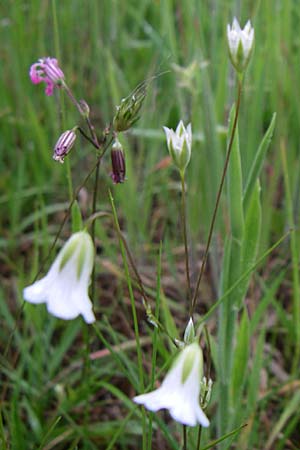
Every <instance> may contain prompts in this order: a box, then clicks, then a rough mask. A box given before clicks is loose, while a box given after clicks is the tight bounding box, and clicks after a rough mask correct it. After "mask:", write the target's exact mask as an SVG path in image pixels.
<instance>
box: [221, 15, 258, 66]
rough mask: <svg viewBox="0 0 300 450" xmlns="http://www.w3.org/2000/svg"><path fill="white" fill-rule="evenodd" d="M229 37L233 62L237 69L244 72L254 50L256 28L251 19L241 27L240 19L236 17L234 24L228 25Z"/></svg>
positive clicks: (230, 54)
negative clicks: (253, 26)
mask: <svg viewBox="0 0 300 450" xmlns="http://www.w3.org/2000/svg"><path fill="white" fill-rule="evenodd" d="M227 39H228V47H229V56H230V59H231V62H232V64H233V66H234V68H235V69H236V71H237V72H238V73H240V74H242V73H243V72H244V71H245V69H246V67H247V65H248V63H249V61H250V57H251V54H252V50H253V43H254V29H253V28H252V26H251V22H250V20H248V22H247V23H246V25H245V27H244V28H243V29H241V27H240V24H239V22H238V20H237V19H236V18H234V19H233V22H232V26H231V27H230V25H229V24H228V25H227Z"/></svg>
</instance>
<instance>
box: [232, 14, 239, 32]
mask: <svg viewBox="0 0 300 450" xmlns="http://www.w3.org/2000/svg"><path fill="white" fill-rule="evenodd" d="M232 29H233V30H235V31H237V32H238V33H239V32H240V31H241V27H240V24H239V21H238V20H237V18H236V17H234V18H233V22H232Z"/></svg>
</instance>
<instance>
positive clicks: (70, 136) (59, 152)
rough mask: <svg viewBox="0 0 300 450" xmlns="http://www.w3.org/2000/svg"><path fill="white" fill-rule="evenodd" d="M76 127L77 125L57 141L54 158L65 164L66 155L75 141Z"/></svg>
mask: <svg viewBox="0 0 300 450" xmlns="http://www.w3.org/2000/svg"><path fill="white" fill-rule="evenodd" d="M76 128H77V127H75V128H73V129H72V130H67V131H65V132H64V133H63V134H62V135H61V136H60V138H59V139H58V141H57V142H56V144H55V147H54V153H53V159H55V161H59V162H60V163H61V164H63V162H64V159H65V157H66V156H67V154H68V153H69V151H70V150H71V148H72V147H73V144H74V142H75V139H76V133H75V130H76Z"/></svg>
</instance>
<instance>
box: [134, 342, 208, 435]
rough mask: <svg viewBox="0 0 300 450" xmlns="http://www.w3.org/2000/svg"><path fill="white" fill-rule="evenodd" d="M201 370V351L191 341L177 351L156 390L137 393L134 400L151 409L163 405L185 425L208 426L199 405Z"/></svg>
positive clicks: (156, 408)
mask: <svg viewBox="0 0 300 450" xmlns="http://www.w3.org/2000/svg"><path fill="white" fill-rule="evenodd" d="M202 371H203V356H202V351H201V349H200V347H199V345H198V344H197V343H196V342H194V343H193V344H190V345H188V346H186V347H185V348H184V349H183V350H181V351H180V353H179V355H178V357H177V358H176V360H175V361H174V363H173V365H172V367H171V369H170V370H169V372H168V374H167V376H166V378H165V379H164V381H163V382H162V384H161V386H160V387H159V388H158V389H156V390H155V391H153V392H149V393H148V394H142V395H138V396H137V397H134V398H133V401H134V402H135V403H139V404H141V405H144V406H145V407H146V408H147V409H149V410H150V411H158V410H159V409H163V408H166V409H168V410H169V412H170V414H171V416H172V417H173V419H174V420H176V421H177V422H180V423H182V424H184V425H189V426H191V427H193V426H195V425H197V424H201V425H202V426H203V427H208V426H209V420H208V418H207V417H206V415H205V414H204V412H203V411H202V409H201V407H200V405H199V401H200V388H201V380H202Z"/></svg>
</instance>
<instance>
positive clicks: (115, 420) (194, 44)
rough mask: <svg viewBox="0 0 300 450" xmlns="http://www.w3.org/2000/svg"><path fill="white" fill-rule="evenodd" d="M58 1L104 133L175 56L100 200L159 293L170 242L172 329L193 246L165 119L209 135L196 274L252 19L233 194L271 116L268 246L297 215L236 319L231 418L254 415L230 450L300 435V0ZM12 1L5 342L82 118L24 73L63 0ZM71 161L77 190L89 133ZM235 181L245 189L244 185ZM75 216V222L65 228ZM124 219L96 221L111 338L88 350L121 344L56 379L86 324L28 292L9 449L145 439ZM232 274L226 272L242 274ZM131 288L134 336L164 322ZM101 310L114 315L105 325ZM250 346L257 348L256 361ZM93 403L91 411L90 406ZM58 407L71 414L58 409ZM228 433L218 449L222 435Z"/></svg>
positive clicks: (59, 195)
mask: <svg viewBox="0 0 300 450" xmlns="http://www.w3.org/2000/svg"><path fill="white" fill-rule="evenodd" d="M54 3H55V5H56V10H57V25H58V32H59V41H60V63H61V66H62V67H63V70H64V72H65V74H66V78H67V82H68V84H69V85H70V86H71V87H72V89H73V90H74V93H75V95H76V96H77V97H78V98H84V99H85V100H86V101H87V102H88V103H89V104H90V106H91V108H92V119H93V121H94V123H95V124H96V125H97V127H98V129H99V130H101V129H103V128H104V126H105V125H106V124H107V123H108V122H109V121H110V120H111V118H112V116H113V114H114V111H115V106H116V105H117V104H119V102H120V100H121V98H123V97H125V96H126V95H128V93H129V92H131V91H132V89H133V88H134V87H135V86H136V85H137V84H138V83H139V82H140V81H142V80H144V79H145V78H148V77H149V76H152V75H153V74H156V73H159V72H161V71H165V70H169V72H168V73H167V74H165V75H163V76H161V77H159V78H157V79H156V80H155V81H154V82H152V83H151V85H150V87H149V92H148V95H147V98H146V102H145V105H144V108H143V114H142V117H141V119H140V121H139V122H138V123H137V124H136V126H135V128H134V130H132V131H130V132H128V133H127V134H126V135H124V136H122V142H123V144H124V147H125V150H126V162H127V168H128V170H127V178H128V181H127V182H126V183H125V184H124V185H120V186H112V185H111V181H110V178H109V173H110V170H111V169H110V161H109V157H108V156H107V157H106V158H105V160H104V162H103V165H102V167H101V179H100V187H99V196H98V209H99V210H101V211H102V210H107V211H110V205H109V200H108V194H107V186H108V185H109V186H110V188H112V189H113V195H114V198H115V203H116V205H117V210H118V213H119V216H120V218H119V219H120V223H121V226H122V229H123V230H124V231H125V233H126V238H127V240H128V243H129V245H130V248H131V250H132V252H133V254H134V257H135V260H136V263H137V265H138V267H139V268H140V270H141V273H142V275H143V278H144V279H145V284H146V285H147V288H148V289H149V291H151V293H152V294H151V297H153V298H154V299H155V297H157V296H156V294H155V289H156V275H155V274H156V270H157V255H158V252H159V242H160V240H162V242H163V250H162V267H161V279H160V281H161V287H162V290H163V291H162V294H161V298H160V301H161V315H162V319H163V320H164V322H165V323H167V324H168V325H169V327H170V328H173V329H174V328H175V327H176V326H177V327H178V330H179V335H182V330H183V327H184V324H185V321H186V316H187V312H186V308H187V304H186V299H185V298H184V292H185V287H184V285H182V283H183V282H184V281H183V280H184V277H181V276H179V274H181V272H180V271H181V270H182V259H183V258H182V257H183V254H182V252H181V245H182V244H181V238H180V236H181V234H180V233H179V232H178V230H179V227H180V222H179V214H178V208H179V202H180V183H179V179H178V178H177V176H176V172H175V171H173V169H172V167H171V166H170V165H168V164H165V165H164V164H163V160H164V158H165V157H166V156H167V149H166V144H165V138H164V135H163V132H162V126H163V125H166V126H169V127H175V126H176V125H177V122H178V120H179V119H180V118H182V119H183V120H184V121H185V122H188V121H191V122H192V126H193V133H194V135H195V136H197V137H198V139H194V142H193V153H192V161H191V164H190V166H189V168H188V171H187V187H188V198H187V203H188V224H189V225H188V232H189V237H190V250H191V264H192V269H193V273H194V274H195V275H197V267H198V266H199V258H200V254H202V249H203V246H204V244H205V242H206V237H207V234H208V227H209V223H210V219H211V214H212V210H213V206H214V199H215V196H216V192H217V188H218V183H219V179H220V175H221V170H222V166H223V162H224V157H225V146H226V131H227V123H228V115H229V111H230V108H231V106H232V103H233V101H234V99H235V86H236V84H235V77H234V73H233V70H232V68H231V66H230V63H229V58H228V56H227V42H226V24H227V23H228V22H229V21H230V22H231V20H232V17H233V16H234V15H236V16H237V17H238V18H239V19H240V20H241V23H242V24H244V22H245V21H246V20H247V19H248V18H251V21H252V23H253V25H254V27H255V52H254V55H253V58H252V61H251V64H250V67H249V69H248V71H247V76H246V80H245V84H244V89H243V98H242V105H241V114H240V120H239V152H240V159H241V180H242V186H240V187H239V190H240V191H241V190H242V192H245V189H246V187H247V182H248V176H249V174H250V173H251V167H252V164H253V162H254V160H255V157H256V154H257V149H258V146H259V144H260V142H261V140H262V138H263V135H264V134H265V132H266V130H267V129H268V127H269V124H270V121H271V119H272V114H273V112H276V114H277V119H276V127H275V133H274V136H273V139H272V141H271V144H270V147H269V149H268V150H267V153H266V159H265V161H264V164H263V166H262V171H261V173H260V186H261V192H260V208H261V236H260V240H259V242H258V245H257V246H258V252H257V256H258V257H259V256H260V255H262V254H263V252H264V251H266V250H267V249H268V248H269V247H270V246H271V244H273V243H274V242H275V241H276V240H278V239H279V238H280V237H281V236H282V235H283V234H284V232H285V231H286V230H287V229H288V227H291V226H292V227H294V232H293V237H292V239H291V242H290V243H289V242H288V241H285V242H284V243H283V244H282V245H281V247H280V248H279V249H277V250H276V252H275V253H274V254H272V255H271V256H270V257H269V258H268V260H267V261H266V262H265V263H264V265H262V266H261V267H260V268H259V270H258V271H256V273H255V277H254V280H253V281H250V288H249V291H248V296H247V297H246V301H245V302H244V304H245V305H246V307H247V309H245V308H244V309H243V314H242V316H241V317H239V316H238V317H237V319H236V320H235V326H236V329H237V332H238V335H239V336H240V339H239V341H238V343H237V347H236V349H235V352H234V354H233V355H232V358H233V361H234V363H233V367H235V375H234V377H233V379H232V380H231V383H232V386H231V387H230V388H229V391H228V395H229V404H230V405H231V410H230V411H229V413H228V414H229V416H230V417H228V419H230V420H229V423H230V425H231V427H232V428H234V427H235V426H239V425H240V424H241V423H242V422H246V421H247V423H248V427H246V428H245V429H244V430H242V432H241V433H240V435H239V437H237V436H235V437H234V440H235V441H237V442H238V443H236V444H234V443H232V444H231V445H232V446H231V447H229V448H241V449H247V448H249V449H250V448H251V449H264V448H266V449H267V448H274V449H275V450H279V449H282V448H291V449H294V448H298V447H299V444H297V442H299V440H300V436H299V414H297V413H296V411H297V408H298V410H299V376H300V375H299V371H300V364H299V342H298V337H299V329H298V328H299V317H298V313H299V305H298V302H299V299H298V296H299V294H298V291H299V287H298V283H299V282H298V276H299V275H298V269H299V251H300V249H299V238H298V222H299V220H298V217H299V207H300V199H299V173H300V171H299V123H300V102H299V98H300V93H299V86H300V64H299V61H300V37H299V33H298V29H299V26H300V4H299V2H297V1H293V0H285V1H284V2H283V1H277V0H275V1H271V0H266V1H260V0H258V1H250V0H248V1H244V2H241V1H236V0H220V1H211V0H206V1H205V0H202V1H200V0H182V1H175V0H161V1H158V0H153V1H150V0H128V1H121V0H102V1H99V0H98V1H97V0H89V1H88V2H82V1H80V0H65V1H64V2H55V1H54ZM0 12H1V15H0V17H1V19H0V39H1V48H0V55H1V61H2V63H1V67H0V73H1V78H0V98H1V102H0V118H1V120H0V132H1V134H0V135H1V139H0V171H1V178H0V189H1V191H0V192H1V194H0V207H1V215H0V229H1V239H0V249H1V253H0V259H1V260H0V264H1V292H0V314H1V329H0V337H1V347H2V348H3V349H4V348H5V345H6V343H7V339H8V336H9V333H10V332H11V331H12V330H13V328H14V321H15V318H16V317H17V310H18V307H19V306H20V305H21V302H22V297H21V290H22V288H23V286H24V285H26V284H28V283H30V282H31V280H32V279H33V277H34V275H35V274H36V272H37V270H38V267H39V263H40V261H41V258H42V257H43V256H45V255H46V254H47V251H48V250H49V247H50V245H51V242H52V240H53V238H54V236H55V233H56V231H57V228H58V226H59V223H60V221H61V220H62V218H63V213H62V211H63V210H65V209H66V205H67V202H68V183H67V178H66V170H65V166H64V165H58V164H56V163H55V162H54V161H53V160H52V148H53V145H54V144H55V142H56V140H57V138H58V136H59V134H60V133H61V132H62V131H64V127H66V128H70V127H72V126H74V125H75V124H76V123H77V122H78V121H79V117H78V113H77V112H76V110H75V109H74V108H73V107H72V106H70V104H69V103H68V99H67V98H66V99H65V100H64V104H65V117H64V118H63V113H62V108H61V102H60V97H61V95H60V93H58V92H57V93H56V95H55V98H48V97H46V96H45V94H44V88H43V86H41V85H39V86H34V85H32V84H31V83H30V80H29V77H28V70H29V67H30V65H31V64H32V63H33V62H34V61H36V60H37V59H38V58H39V57H42V56H46V55H50V56H55V53H56V52H55V48H56V44H55V34H54V21H53V8H52V3H51V2H49V1H46V0H42V1H40V0H31V1H21V0H16V1H7V2H1V4H0ZM280 146H281V148H283V149H284V154H283V155H284V160H283V159H282V158H283V157H282V155H281V153H280ZM69 160H70V165H71V170H72V178H73V185H74V186H78V185H79V184H80V183H81V181H82V179H83V177H84V173H85V172H87V171H88V170H89V168H90V167H91V164H92V163H93V150H91V148H90V147H89V146H87V144H86V143H85V142H84V141H83V140H80V139H79V140H78V142H77V143H76V146H75V148H74V150H73V151H72V153H71V155H70V157H69ZM283 168H284V171H283ZM87 188H88V191H87V195H88V197H87V200H86V201H85V200H83V199H81V201H80V202H79V203H80V206H81V209H82V211H83V213H84V216H85V217H86V216H88V214H89V211H90V204H91V194H90V192H91V185H90V184H89V185H88V186H87ZM232 189H233V192H235V193H236V194H237V195H241V192H240V191H239V192H240V193H239V192H237V191H236V190H235V189H236V188H235V187H234V185H233V186H232ZM255 189H258V187H257V186H256V187H255ZM257 195H258V194H257ZM227 200H228V197H226V195H224V196H223V199H222V204H221V208H220V212H219V215H218V220H217V230H216V233H215V237H214V240H213V248H212V250H211V260H210V261H211V264H210V267H209V270H208V271H207V275H208V277H207V280H206V283H205V284H204V285H203V286H202V290H201V297H200V298H201V301H200V304H199V307H198V312H199V313H204V312H205V311H207V310H208V309H209V307H210V306H211V302H212V299H214V298H216V297H217V295H216V293H217V292H219V286H220V284H219V283H220V274H221V272H222V271H223V273H222V275H223V278H224V265H223V262H222V259H221V256H220V255H221V254H223V251H224V245H225V240H226V237H227V238H228V236H229V234H230V225H229V224H230V220H231V216H230V211H229V209H228V202H227ZM237 201H239V200H237ZM249 202H250V199H249ZM253 208H254V207H253ZM245 220H246V215H245ZM249 221H250V219H249ZM254 222H255V220H254ZM254 225H255V223H254V224H253V223H252V226H254ZM70 229H71V226H70V224H68V226H66V227H65V230H64V233H63V236H62V237H64V236H67V235H68V234H69V232H70ZM112 229H113V227H112V224H111V223H108V222H107V223H106V222H105V221H98V222H97V223H96V235H97V240H98V248H99V255H98V256H99V260H98V261H99V264H97V271H98V281H99V288H98V289H99V299H98V301H97V304H96V305H95V310H96V313H98V317H99V319H100V322H99V327H100V328H101V333H102V335H103V336H104V339H105V340H104V341H102V343H101V342H100V340H99V339H98V337H97V336H96V335H95V334H94V333H92V335H93V337H92V342H91V348H92V350H97V349H99V348H100V347H101V348H102V346H103V345H104V346H106V345H107V344H109V345H110V346H114V347H115V351H114V353H113V354H111V355H106V356H105V357H104V358H100V359H99V360H96V361H95V362H93V364H91V374H90V380H89V382H88V386H89V387H88V390H87V389H86V388H85V385H84V383H85V380H84V379H82V377H81V375H82V373H83V371H82V366H81V365H80V364H79V368H78V367H77V368H76V369H74V370H70V371H69V372H68V376H67V377H66V378H63V377H62V378H60V374H61V373H63V371H64V369H68V368H71V369H72V367H73V366H72V364H73V363H74V361H75V362H76V361H79V360H81V358H82V357H83V356H84V352H85V349H84V348H83V343H82V338H81V331H80V330H81V326H80V321H79V320H78V321H74V322H72V323H67V324H66V323H64V322H62V321H58V320H55V319H53V318H51V317H49V315H48V314H47V313H46V312H45V310H44V309H43V307H39V308H34V307H32V306H30V305H26V308H25V310H24V314H23V316H22V320H21V322H20V323H19V324H18V326H17V329H16V330H15V332H14V340H13V347H12V348H11V351H10V352H9V355H8V357H7V358H3V357H2V358H1V364H2V374H3V376H1V379H3V380H6V381H7V382H8V384H4V382H3V383H1V384H2V389H4V387H5V392H4V393H3V395H2V402H1V412H2V414H1V415H2V421H3V427H2V426H1V425H0V440H1V441H2V442H1V441H0V442H1V445H2V446H3V448H12V449H18V450H21V449H23V448H24V449H26V450H27V449H31V448H32V449H33V448H38V446H39V445H41V443H43V442H44V444H43V445H44V447H43V448H45V449H50V448H57V449H67V448H68V449H70V448H82V449H93V448H118V449H119V448H120V449H130V448H139V445H140V443H141V441H140V440H137V439H139V436H140V433H141V431H142V421H141V417H142V413H141V411H140V410H139V409H138V408H136V406H135V405H134V404H133V403H132V402H131V401H130V400H129V398H131V397H132V396H133V395H134V394H135V393H136V391H137V389H138V387H139V380H138V376H137V362H136V351H135V350H133V349H132V348H131V349H129V350H122V343H124V342H125V343H126V342H127V341H128V340H131V339H133V338H134V335H133V331H132V330H133V328H132V318H131V313H130V301H129V298H130V297H129V295H128V291H127V288H126V283H124V275H123V267H122V261H121V258H120V251H119V247H118V242H117V236H116V235H115V234H113V232H112ZM290 249H291V250H290ZM291 252H292V253H291ZM251 263H252V264H253V263H254V262H253V261H252V262H251ZM232 264H233V265H234V261H232ZM237 269H240V268H239V267H238V268H237ZM178 270H179V272H178ZM243 270H245V269H243ZM231 275H232V276H233V279H232V280H231V281H230V283H232V282H234V281H235V279H236V276H235V275H233V273H231ZM194 278H195V276H194V277H193V279H194ZM230 283H229V286H227V288H228V287H230ZM157 298H158V297H157ZM157 298H156V299H157ZM135 300H136V308H137V314H138V318H139V321H140V323H139V328H140V333H141V334H152V332H151V330H150V328H149V327H147V326H146V325H145V324H144V322H143V321H142V319H143V318H144V313H143V308H142V305H141V301H140V295H139V294H138V293H137V292H135ZM170 313H171V314H170ZM102 314H104V315H105V316H106V317H107V320H104V321H103V322H101V316H102ZM172 316H173V317H174V316H175V320H174V323H171V319H172ZM220 320H222V317H221V319H220ZM97 325H98V324H97ZM209 325H210V332H211V334H212V336H213V337H214V336H216V335H217V331H216V330H217V328H216V327H217V318H216V316H214V317H212V318H211V319H210V322H209ZM177 332H178V331H177ZM174 333H175V329H174ZM105 342H106V344H105ZM216 345H218V341H217V340H216ZM219 345H220V343H219ZM156 351H157V359H158V360H159V362H160V364H158V362H157V363H156V364H157V366H158V367H162V366H163V363H164V362H166V361H168V359H169V357H168V351H169V348H168V343H166V342H164V341H162V342H161V341H160V340H158V341H157V342H156V344H155V346H154V352H156ZM230 351H231V349H227V352H230ZM142 352H143V355H142V356H143V363H144V367H145V368H146V374H145V376H146V380H145V385H146V386H147V385H148V384H149V383H150V381H151V380H152V383H153V374H152V375H151V367H150V366H149V364H147V362H149V361H148V360H149V358H150V357H149V356H148V355H150V354H151V353H149V352H150V347H149V344H147V345H146V344H145V346H144V347H142ZM114 355H117V359H116V358H115V357H114ZM239 355H241V356H239ZM246 355H248V356H249V357H248V358H247V359H248V362H245V361H244V358H245V357H246ZM16 358H17V359H16ZM216 360H217V357H215V358H214V361H215V370H216V371H217V373H216V374H215V379H216V384H217V386H216V389H215V390H214V392H213V401H212V405H211V406H210V407H209V409H208V415H209V417H210V418H211V419H212V427H211V428H210V429H209V430H205V432H204V433H203V445H205V444H207V443H208V441H209V440H210V439H215V438H216V437H220V436H219V435H218V433H217V428H218V429H219V430H220V423H218V424H217V422H218V420H219V419H215V412H216V411H217V410H218V406H219V400H218V396H217V392H218V383H219V382H220V379H219V378H218V367H217V363H216ZM292 366H293V372H292V370H291V367H292ZM249 369H251V370H249ZM239 370H240V372H239ZM237 371H238V372H237ZM57 377H58V378H59V382H57V381H56V379H57ZM231 388H232V390H231ZM281 392H283V393H281ZM236 402H238V405H236ZM87 403H88V419H89V420H88V424H87V423H85V422H84V420H83V419H82V416H83V412H84V408H85V405H86V404H87ZM58 417H61V419H60V421H59V422H56V421H57V418H58ZM162 417H167V416H164V415H155V416H153V423H152V428H151V430H152V432H153V439H152V448H159V447H157V446H158V445H159V443H160V442H164V443H165V444H164V445H165V448H175V449H176V448H180V447H179V445H178V443H177V441H176V439H175V438H174V434H173V430H174V429H175V428H176V427H175V425H174V424H172V426H171V425H170V424H168V426H167V425H166V424H164V422H163V420H162ZM292 417H293V418H292ZM49 428H50V432H49V434H47V433H48V429H49ZM221 428H222V427H221ZM232 428H231V429H232ZM223 431H224V430H223ZM227 431H230V430H227ZM193 432H194V431H193V430H192V431H191V436H192V435H193ZM5 441H6V442H7V443H5ZM113 442H116V443H115V444H111V443H113ZM136 442H138V444H136ZM150 442H151V441H150V440H149V443H150ZM224 442H225V443H223V444H222V445H224V446H223V447H222V448H226V441H224ZM112 445H115V447H113V446H112ZM149 445H150V444H149ZM227 445H229V444H228V443H227ZM268 446H269V447H268ZM227 448H228V447H227Z"/></svg>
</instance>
